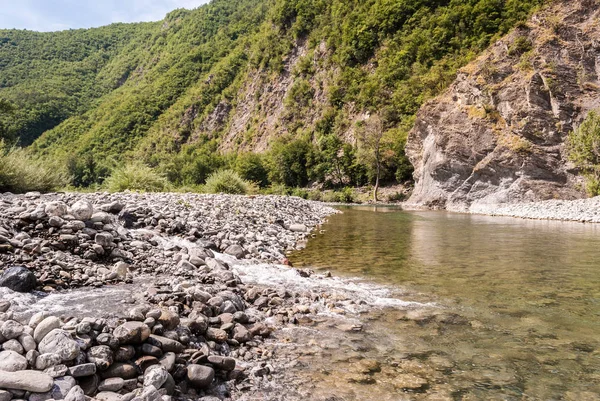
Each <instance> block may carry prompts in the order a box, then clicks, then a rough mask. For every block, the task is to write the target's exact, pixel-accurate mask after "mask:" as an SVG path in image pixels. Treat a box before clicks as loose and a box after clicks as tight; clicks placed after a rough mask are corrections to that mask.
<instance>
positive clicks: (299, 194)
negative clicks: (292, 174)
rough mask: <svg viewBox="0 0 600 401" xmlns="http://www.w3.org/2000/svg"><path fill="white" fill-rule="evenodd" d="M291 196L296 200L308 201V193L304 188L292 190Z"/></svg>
mask: <svg viewBox="0 0 600 401" xmlns="http://www.w3.org/2000/svg"><path fill="white" fill-rule="evenodd" d="M292 196H297V197H298V198H302V199H308V191H307V190H306V189H304V188H294V189H293V190H292Z"/></svg>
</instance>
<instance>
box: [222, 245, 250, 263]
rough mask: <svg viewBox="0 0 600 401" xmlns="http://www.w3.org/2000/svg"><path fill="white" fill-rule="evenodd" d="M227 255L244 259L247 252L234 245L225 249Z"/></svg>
mask: <svg viewBox="0 0 600 401" xmlns="http://www.w3.org/2000/svg"><path fill="white" fill-rule="evenodd" d="M225 253H226V254H228V255H231V256H235V257H236V258H237V259H243V258H244V256H246V251H245V250H244V248H242V247H241V246H240V245H238V244H233V245H230V246H228V247H227V249H225Z"/></svg>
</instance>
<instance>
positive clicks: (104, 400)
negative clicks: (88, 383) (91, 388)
mask: <svg viewBox="0 0 600 401" xmlns="http://www.w3.org/2000/svg"><path fill="white" fill-rule="evenodd" d="M94 398H95V399H96V400H98V401H121V399H122V398H123V397H122V396H121V395H120V394H117V393H113V392H111V391H101V392H99V393H98V394H96V397H94Z"/></svg>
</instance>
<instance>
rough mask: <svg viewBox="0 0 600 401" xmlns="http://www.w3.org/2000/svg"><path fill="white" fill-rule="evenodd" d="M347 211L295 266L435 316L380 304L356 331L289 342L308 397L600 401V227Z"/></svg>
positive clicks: (332, 329) (361, 209) (332, 332)
mask: <svg viewBox="0 0 600 401" xmlns="http://www.w3.org/2000/svg"><path fill="white" fill-rule="evenodd" d="M342 210H343V212H344V213H343V214H340V215H336V216H332V217H331V218H330V220H329V222H328V223H327V224H325V225H324V226H323V227H322V228H323V231H321V232H320V233H316V236H315V238H313V239H311V240H310V241H309V242H308V244H307V246H306V248H305V249H303V250H301V251H298V252H295V253H294V254H292V255H291V260H292V262H293V263H294V265H295V266H297V267H298V266H304V267H310V268H312V269H314V270H316V271H325V270H329V271H331V272H332V273H333V274H335V275H341V276H347V277H360V278H363V279H365V280H368V281H371V282H376V283H379V284H382V285H385V286H390V287H391V288H392V289H395V290H396V291H397V294H398V296H399V297H401V298H402V299H403V300H405V301H417V302H421V303H434V304H435V305H436V307H434V308H422V309H416V310H415V309H406V308H401V307H394V308H384V309H382V308H376V309H375V310H373V311H372V312H370V313H367V314H363V315H362V316H361V318H360V320H361V321H363V323H364V325H363V329H362V330H361V331H350V330H347V328H345V330H344V329H339V328H336V327H335V324H331V323H328V327H329V330H325V331H323V330H321V332H320V334H318V335H317V334H314V333H312V334H311V335H312V336H313V337H312V338H311V336H308V335H303V334H302V333H301V332H298V333H289V334H288V335H289V337H291V338H290V339H288V340H289V341H290V343H294V344H297V345H296V347H297V349H296V351H297V350H304V356H303V357H302V358H300V359H299V364H298V367H297V370H298V371H300V372H301V374H303V375H304V376H305V378H306V381H305V386H304V394H305V395H306V396H308V397H312V398H314V399H316V398H319V397H321V398H322V399H344V400H365V399H368V400H404V399H408V400H412V399H414V400H488V399H489V400H600V225H586V224H581V223H565V222H554V221H535V220H520V219H513V218H501V217H487V216H476V215H462V214H451V213H444V212H402V211H399V210H398V209H393V208H371V207H354V208H344V209H342ZM313 324H314V322H313ZM315 335H316V336H319V335H320V336H321V337H316V338H315V337H314V336H315ZM292 337H293V338H292ZM369 364H371V365H369ZM373 364H374V365H373ZM365 366H366V367H365ZM369 366H371V368H369ZM373 366H375V367H373ZM306 383H310V385H306ZM415 383H416V384H415ZM328 397H329V398H328ZM331 397H337V398H331Z"/></svg>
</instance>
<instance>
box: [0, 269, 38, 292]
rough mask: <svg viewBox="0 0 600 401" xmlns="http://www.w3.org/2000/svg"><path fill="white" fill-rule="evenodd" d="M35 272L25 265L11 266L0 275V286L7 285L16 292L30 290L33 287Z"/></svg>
mask: <svg viewBox="0 0 600 401" xmlns="http://www.w3.org/2000/svg"><path fill="white" fill-rule="evenodd" d="M36 285H37V279H36V278H35V274H33V272H32V271H31V270H29V269H27V268H25V267H22V266H12V267H9V268H8V269H6V271H5V272H4V274H2V276H0V287H7V288H10V289H11V290H13V291H17V292H30V291H32V290H34V289H35V287H36Z"/></svg>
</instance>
